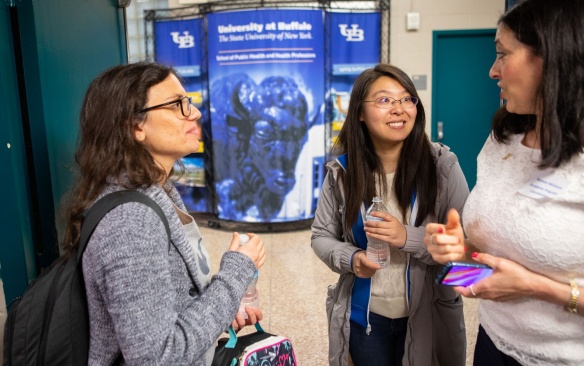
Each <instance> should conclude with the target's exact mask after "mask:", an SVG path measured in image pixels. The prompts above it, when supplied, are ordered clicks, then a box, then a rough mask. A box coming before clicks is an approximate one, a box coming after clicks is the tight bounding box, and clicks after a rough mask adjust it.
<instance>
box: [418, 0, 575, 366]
mask: <svg viewBox="0 0 584 366" xmlns="http://www.w3.org/2000/svg"><path fill="white" fill-rule="evenodd" d="M583 34H584V2H583V1H581V0H562V1H548V0H526V1H521V2H519V3H518V4H517V5H516V6H515V7H513V8H511V9H510V10H509V11H508V12H507V13H505V14H504V15H503V16H502V17H501V18H500V20H499V25H498V28H497V34H496V36H495V48H496V54H497V57H496V59H495V62H494V64H493V66H492V67H491V70H490V76H491V77H492V78H493V79H497V80H498V85H499V87H500V88H501V98H502V99H504V100H505V101H506V103H505V106H504V107H503V108H501V109H500V110H499V111H497V113H496V114H495V117H494V119H493V125H492V127H493V128H492V134H491V136H490V137H489V138H488V139H487V141H486V143H485V145H484V146H483V149H482V150H481V152H480V154H479V157H478V175H477V184H476V186H475V188H474V189H473V191H472V193H471V194H470V196H469V198H468V201H467V203H466V205H465V209H464V214H463V222H464V233H466V235H467V240H465V237H464V234H463V227H462V226H461V225H460V222H459V216H458V215H457V213H456V212H452V214H449V220H448V224H447V225H446V226H444V225H441V224H440V225H434V224H430V225H428V226H427V237H426V242H427V243H428V249H429V251H430V252H431V253H432V256H433V257H434V259H435V260H437V261H438V262H441V263H445V262H447V261H453V260H468V261H471V262H472V261H475V262H479V263H484V264H487V265H489V266H491V267H492V268H493V269H494V272H493V275H491V276H490V277H487V278H485V279H483V280H481V281H479V282H477V283H476V284H474V285H471V286H469V287H457V288H455V290H456V291H457V292H458V293H460V294H462V295H464V296H468V297H476V298H480V299H484V300H485V301H483V300H481V301H480V305H479V321H480V324H481V325H480V327H479V333H478V338H477V342H476V348H475V354H474V357H475V358H474V364H475V365H489V366H491V365H495V366H496V365H519V364H522V365H583V364H584V301H582V299H581V296H580V291H581V290H580V289H579V287H580V288H581V287H582V286H584V254H583V253H584V241H583V239H582V238H583V237H584V226H583V223H584V193H583V192H584V153H583V152H584V38H583V36H582V35H583ZM430 238H432V240H430ZM430 242H432V243H433V244H430Z"/></svg>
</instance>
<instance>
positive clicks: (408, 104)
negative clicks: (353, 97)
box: [363, 97, 418, 109]
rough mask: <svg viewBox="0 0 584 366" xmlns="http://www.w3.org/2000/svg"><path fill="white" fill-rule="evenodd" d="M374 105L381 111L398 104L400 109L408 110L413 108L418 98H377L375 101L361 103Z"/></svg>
mask: <svg viewBox="0 0 584 366" xmlns="http://www.w3.org/2000/svg"><path fill="white" fill-rule="evenodd" d="M365 102H368V103H375V106H376V107H377V108H381V109H389V108H391V107H393V106H394V105H395V103H399V104H400V105H401V107H402V108H404V109H408V108H412V107H414V106H415V105H416V104H418V98H416V97H403V98H401V99H394V98H391V97H379V98H377V99H375V100H364V101H363V103H365Z"/></svg>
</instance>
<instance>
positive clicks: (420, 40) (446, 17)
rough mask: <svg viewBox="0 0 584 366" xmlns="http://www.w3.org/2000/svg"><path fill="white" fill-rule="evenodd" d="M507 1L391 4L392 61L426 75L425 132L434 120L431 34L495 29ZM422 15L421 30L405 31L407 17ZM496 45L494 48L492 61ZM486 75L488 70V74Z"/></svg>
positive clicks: (398, 0)
mask: <svg viewBox="0 0 584 366" xmlns="http://www.w3.org/2000/svg"><path fill="white" fill-rule="evenodd" d="M504 10H505V0H410V1H405V0H394V1H392V2H391V23H390V54H389V62H390V63H392V64H394V65H395V66H398V67H400V68H401V69H403V70H404V71H405V72H406V73H408V75H410V76H412V75H427V89H426V90H418V92H419V94H420V98H421V99H422V101H423V102H424V107H425V109H426V130H427V132H428V134H430V127H431V126H430V123H431V117H432V32H433V31H435V30H453V29H481V28H496V26H497V20H498V19H499V16H500V15H501V14H502V13H503V12H504ZM408 12H416V13H419V14H420V28H419V30H417V31H408V30H406V14H407V13H408ZM494 60H495V46H494V45H493V61H494ZM485 72H487V71H485Z"/></svg>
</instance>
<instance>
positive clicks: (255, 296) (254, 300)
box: [239, 234, 260, 319]
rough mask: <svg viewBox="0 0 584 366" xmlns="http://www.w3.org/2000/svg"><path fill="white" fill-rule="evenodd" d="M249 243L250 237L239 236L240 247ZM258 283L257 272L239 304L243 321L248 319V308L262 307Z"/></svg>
mask: <svg viewBox="0 0 584 366" xmlns="http://www.w3.org/2000/svg"><path fill="white" fill-rule="evenodd" d="M248 241H249V236H247V235H245V234H240V235H239V245H244V244H245V243H247V242H248ZM257 283H258V271H257V270H256V271H255V274H254V275H253V280H251V283H250V284H249V286H247V290H245V293H244V294H243V298H242V299H241V302H240V303H239V313H240V314H241V315H242V316H243V319H247V313H246V312H245V307H246V306H249V307H252V308H259V307H260V296H259V293H258V290H257V288H256V285H257Z"/></svg>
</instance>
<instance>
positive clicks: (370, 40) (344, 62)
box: [327, 12, 381, 75]
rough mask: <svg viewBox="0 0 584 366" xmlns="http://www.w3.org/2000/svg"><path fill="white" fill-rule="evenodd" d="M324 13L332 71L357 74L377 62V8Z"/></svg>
mask: <svg viewBox="0 0 584 366" xmlns="http://www.w3.org/2000/svg"><path fill="white" fill-rule="evenodd" d="M327 15H328V16H330V25H331V29H330V32H331V35H332V47H331V48H332V50H331V54H332V64H333V70H332V71H333V75H359V74H360V73H361V72H363V70H365V69H367V68H370V67H373V66H375V65H376V64H377V63H379V55H380V47H381V45H380V42H379V38H380V35H381V16H380V14H379V12H373V13H338V12H334V13H328V14H327Z"/></svg>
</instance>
